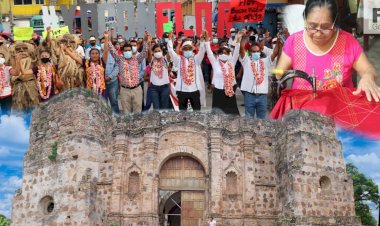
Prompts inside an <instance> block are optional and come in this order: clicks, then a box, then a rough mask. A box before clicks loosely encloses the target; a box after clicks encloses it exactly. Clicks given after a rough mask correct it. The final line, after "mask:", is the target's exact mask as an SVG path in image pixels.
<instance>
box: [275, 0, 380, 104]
mask: <svg viewBox="0 0 380 226" xmlns="http://www.w3.org/2000/svg"><path fill="white" fill-rule="evenodd" d="M337 18H338V5H337V3H336V1H335V0H308V1H307V3H306V7H305V11H304V19H305V30H303V31H300V32H297V33H294V34H292V35H291V36H289V38H288V39H287V40H286V42H285V45H284V47H283V52H282V53H283V54H282V55H281V57H280V59H279V61H278V64H277V68H278V69H283V70H288V69H294V70H302V71H305V72H306V73H308V74H309V75H311V74H313V72H314V74H315V76H316V79H317V90H327V89H331V88H335V87H338V86H342V87H348V88H353V87H354V85H353V83H352V78H351V76H352V71H353V70H356V71H357V72H358V74H359V75H360V76H361V79H360V82H359V84H358V88H357V90H356V91H354V92H353V94H354V95H359V94H360V93H361V92H362V91H364V92H365V95H366V97H367V99H368V101H371V100H375V101H376V102H378V101H379V98H380V88H379V87H378V86H377V85H376V83H375V78H376V76H377V75H376V70H375V68H374V66H373V65H372V64H371V63H370V62H369V61H368V59H367V57H366V55H365V54H364V53H363V49H362V47H361V46H360V44H359V43H358V42H357V40H356V39H355V38H354V37H353V36H352V35H351V34H350V33H347V32H345V31H343V30H341V29H338V28H337V26H336V23H337ZM280 77H281V76H280V75H277V78H278V79H279V78H280ZM292 88H293V89H308V90H311V85H310V84H309V83H307V82H306V81H305V80H302V79H298V78H296V79H295V80H294V81H293V87H292Z"/></svg>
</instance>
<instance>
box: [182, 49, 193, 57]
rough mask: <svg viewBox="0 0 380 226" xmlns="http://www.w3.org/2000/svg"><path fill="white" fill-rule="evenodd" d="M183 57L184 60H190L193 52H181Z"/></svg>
mask: <svg viewBox="0 0 380 226" xmlns="http://www.w3.org/2000/svg"><path fill="white" fill-rule="evenodd" d="M183 56H184V57H186V58H190V57H192V56H193V51H185V52H183Z"/></svg>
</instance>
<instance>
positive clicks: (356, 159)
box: [347, 152, 380, 167]
mask: <svg viewBox="0 0 380 226" xmlns="http://www.w3.org/2000/svg"><path fill="white" fill-rule="evenodd" d="M347 160H349V161H350V162H352V163H353V164H354V165H355V166H359V165H362V164H364V165H365V166H366V167H368V164H370V165H374V166H377V167H379V166H380V158H379V156H377V154H376V153H373V152H371V153H367V154H364V155H354V154H351V155H349V156H348V157H347Z"/></svg>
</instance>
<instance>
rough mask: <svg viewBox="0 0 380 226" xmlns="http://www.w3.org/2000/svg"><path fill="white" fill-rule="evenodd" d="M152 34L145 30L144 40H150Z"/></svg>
mask: <svg viewBox="0 0 380 226" xmlns="http://www.w3.org/2000/svg"><path fill="white" fill-rule="evenodd" d="M151 41H152V36H151V35H150V34H149V32H145V34H144V42H151Z"/></svg>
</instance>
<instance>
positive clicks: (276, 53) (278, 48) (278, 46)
mask: <svg viewBox="0 0 380 226" xmlns="http://www.w3.org/2000/svg"><path fill="white" fill-rule="evenodd" d="M280 40H281V39H280V38H278V39H277V42H276V47H275V48H274V50H273V53H272V55H271V56H270V60H271V62H274V60H275V59H276V57H277V56H279V55H280V54H281V50H282V44H281V41H280Z"/></svg>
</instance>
